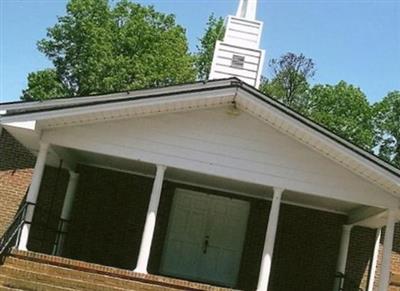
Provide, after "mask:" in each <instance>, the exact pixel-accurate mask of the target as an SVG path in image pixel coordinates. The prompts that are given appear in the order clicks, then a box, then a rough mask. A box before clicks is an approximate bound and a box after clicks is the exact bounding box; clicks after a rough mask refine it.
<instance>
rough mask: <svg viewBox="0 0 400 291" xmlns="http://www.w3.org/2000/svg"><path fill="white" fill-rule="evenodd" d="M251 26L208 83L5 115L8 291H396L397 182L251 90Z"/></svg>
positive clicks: (1, 266)
mask: <svg viewBox="0 0 400 291" xmlns="http://www.w3.org/2000/svg"><path fill="white" fill-rule="evenodd" d="M256 11H257V1H256V0H240V1H239V6H238V9H237V12H236V14H235V15H231V16H228V17H227V20H226V24H225V34H224V39H223V40H222V41H218V42H217V44H216V48H215V52H214V58H213V62H212V67H211V73H210V80H208V81H206V82H196V83H189V84H178V85H174V86H168V87H160V88H153V89H142V90H135V91H126V92H119V93H113V94H105V95H93V96H84V97H80V98H60V99H52V100H47V101H30V102H26V101H21V102H9V103H1V104H0V237H1V239H0V256H1V263H0V290H57V291H60V290H148V291H150V290H164V291H167V290H168V291H173V290H213V291H217V290H219V291H222V290H232V289H234V290H245V291H255V290H257V291H360V290H363V291H388V290H391V291H399V290H400V226H399V225H398V224H397V222H398V221H399V219H400V209H399V206H400V169H398V168H396V167H394V166H393V165H391V164H389V163H386V162H385V161H383V160H381V159H379V158H378V157H376V156H374V155H373V154H371V153H369V152H366V151H364V150H363V149H361V148H359V147H357V146H355V145H354V144H352V143H350V142H348V141H347V140H345V139H343V138H341V137H339V136H337V135H335V134H334V133H332V132H330V131H329V130H328V129H326V128H325V127H323V126H321V125H319V124H316V123H314V122H313V121H311V120H309V119H307V118H306V117H304V116H302V115H301V114H299V113H297V112H295V111H293V110H292V109H290V108H288V107H287V106H285V105H284V104H282V103H280V102H278V101H276V100H275V99H273V98H271V97H270V96H266V95H264V94H263V93H261V92H260V91H258V90H257V89H258V87H259V85H260V80H261V73H262V68H263V63H264V59H265V51H264V50H263V49H262V48H260V39H261V35H262V29H263V23H262V22H260V21H258V20H257V18H256Z"/></svg>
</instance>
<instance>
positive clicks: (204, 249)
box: [203, 235, 210, 254]
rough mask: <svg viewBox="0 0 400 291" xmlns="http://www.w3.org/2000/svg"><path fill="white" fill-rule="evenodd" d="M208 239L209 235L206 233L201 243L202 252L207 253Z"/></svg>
mask: <svg viewBox="0 0 400 291" xmlns="http://www.w3.org/2000/svg"><path fill="white" fill-rule="evenodd" d="M209 239H210V237H209V236H208V235H206V237H205V238H204V243H203V254H206V253H207V249H208V240H209Z"/></svg>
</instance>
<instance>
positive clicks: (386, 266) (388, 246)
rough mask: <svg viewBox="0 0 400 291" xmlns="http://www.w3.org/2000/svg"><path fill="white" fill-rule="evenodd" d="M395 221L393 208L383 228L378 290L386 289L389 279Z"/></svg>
mask: <svg viewBox="0 0 400 291" xmlns="http://www.w3.org/2000/svg"><path fill="white" fill-rule="evenodd" d="M395 223H396V212H395V210H391V209H390V210H389V211H388V218H387V223H386V229H385V239H384V242H383V257H382V265H381V276H380V279H379V289H378V290H379V291H387V290H388V289H389V283H390V282H389V281H390V266H391V259H392V248H393V236H394V225H395Z"/></svg>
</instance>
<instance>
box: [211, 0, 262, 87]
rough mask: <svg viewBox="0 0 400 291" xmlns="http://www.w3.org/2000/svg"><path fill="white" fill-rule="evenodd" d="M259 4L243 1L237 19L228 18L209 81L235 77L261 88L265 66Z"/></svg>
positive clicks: (254, 1) (255, 0)
mask: <svg viewBox="0 0 400 291" xmlns="http://www.w3.org/2000/svg"><path fill="white" fill-rule="evenodd" d="M256 10H257V0H240V2H239V7H238V10H237V12H236V16H232V15H229V16H228V19H227V21H226V23H225V35H224V40H223V41H217V44H216V46H215V51H214V57H213V62H212V65H211V71H210V77H209V79H210V80H211V79H222V78H229V77H236V78H239V79H241V80H242V81H243V82H245V83H247V84H249V85H251V86H254V87H256V88H258V87H259V86H260V81H261V73H262V67H263V63H264V54H265V52H264V50H261V49H260V39H261V33H262V25H263V23H262V22H261V21H257V20H256Z"/></svg>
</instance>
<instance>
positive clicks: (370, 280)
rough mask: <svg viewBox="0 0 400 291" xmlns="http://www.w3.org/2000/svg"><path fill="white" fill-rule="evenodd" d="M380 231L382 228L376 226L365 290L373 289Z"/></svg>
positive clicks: (371, 290)
mask: <svg viewBox="0 0 400 291" xmlns="http://www.w3.org/2000/svg"><path fill="white" fill-rule="evenodd" d="M381 233H382V229H381V228H378V229H377V230H376V236H375V245H374V252H373V254H372V259H371V269H370V271H369V278H368V289H367V291H373V290H374V284H375V273H376V265H377V263H378V255H379V244H380V241H381Z"/></svg>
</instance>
